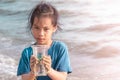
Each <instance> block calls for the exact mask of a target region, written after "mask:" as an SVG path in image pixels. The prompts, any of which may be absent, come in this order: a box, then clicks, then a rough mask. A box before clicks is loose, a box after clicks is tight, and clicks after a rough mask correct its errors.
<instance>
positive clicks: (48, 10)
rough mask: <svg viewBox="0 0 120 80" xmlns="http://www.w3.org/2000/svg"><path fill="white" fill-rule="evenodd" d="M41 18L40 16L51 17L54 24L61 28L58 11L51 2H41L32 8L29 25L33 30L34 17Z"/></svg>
mask: <svg viewBox="0 0 120 80" xmlns="http://www.w3.org/2000/svg"><path fill="white" fill-rule="evenodd" d="M35 17H37V18H40V17H50V18H51V20H52V24H53V26H54V27H55V26H56V27H57V28H58V30H60V29H61V28H60V27H59V25H58V17H59V15H58V11H57V10H56V9H55V7H53V6H52V5H51V4H49V3H46V2H40V3H39V4H38V5H37V6H36V7H35V8H34V9H32V11H31V13H30V15H29V18H28V27H29V29H30V30H31V28H32V25H33V22H34V18H35Z"/></svg>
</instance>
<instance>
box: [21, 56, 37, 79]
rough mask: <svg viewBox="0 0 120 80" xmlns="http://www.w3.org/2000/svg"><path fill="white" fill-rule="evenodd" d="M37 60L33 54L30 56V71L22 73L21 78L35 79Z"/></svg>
mask: <svg viewBox="0 0 120 80" xmlns="http://www.w3.org/2000/svg"><path fill="white" fill-rule="evenodd" d="M37 62H38V60H37V58H36V57H35V56H33V55H32V56H31V58H30V68H31V71H30V72H29V73H28V74H23V75H22V80H35V78H36V77H35V76H36V74H35V73H36V64H37Z"/></svg>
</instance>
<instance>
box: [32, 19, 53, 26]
mask: <svg viewBox="0 0 120 80" xmlns="http://www.w3.org/2000/svg"><path fill="white" fill-rule="evenodd" d="M34 24H37V25H52V19H51V18H50V17H35V18H34Z"/></svg>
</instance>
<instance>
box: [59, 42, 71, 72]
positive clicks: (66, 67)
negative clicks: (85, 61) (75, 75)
mask: <svg viewBox="0 0 120 80" xmlns="http://www.w3.org/2000/svg"><path fill="white" fill-rule="evenodd" d="M58 65H59V66H58V69H57V70H58V71H61V72H67V73H71V72H72V69H71V66H70V58H69V55H68V48H67V46H66V45H65V44H64V43H61V44H60V45H59V53H58Z"/></svg>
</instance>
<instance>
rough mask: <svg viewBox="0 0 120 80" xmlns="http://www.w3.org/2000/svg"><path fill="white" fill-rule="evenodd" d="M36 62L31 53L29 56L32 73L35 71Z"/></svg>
mask: <svg viewBox="0 0 120 80" xmlns="http://www.w3.org/2000/svg"><path fill="white" fill-rule="evenodd" d="M37 63H38V59H37V58H36V57H35V56H34V55H32V56H31V58H30V68H31V71H32V73H36V64H37Z"/></svg>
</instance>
